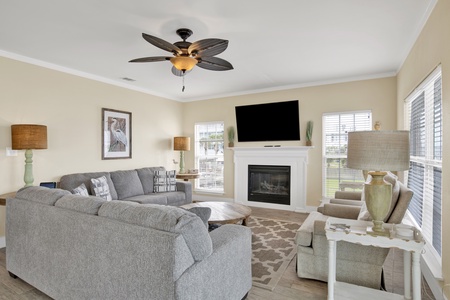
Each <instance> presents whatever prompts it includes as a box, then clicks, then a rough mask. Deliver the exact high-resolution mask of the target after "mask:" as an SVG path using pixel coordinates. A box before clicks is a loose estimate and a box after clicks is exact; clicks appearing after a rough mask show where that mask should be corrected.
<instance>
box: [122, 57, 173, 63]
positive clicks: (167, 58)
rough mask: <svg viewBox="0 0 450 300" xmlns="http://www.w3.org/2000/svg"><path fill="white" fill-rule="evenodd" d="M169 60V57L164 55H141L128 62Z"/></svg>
mask: <svg viewBox="0 0 450 300" xmlns="http://www.w3.org/2000/svg"><path fill="white" fill-rule="evenodd" d="M165 60H170V57H166V56H152V57H141V58H135V59H132V60H130V61H129V62H155V61H165Z"/></svg>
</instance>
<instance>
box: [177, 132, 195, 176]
mask: <svg viewBox="0 0 450 300" xmlns="http://www.w3.org/2000/svg"><path fill="white" fill-rule="evenodd" d="M173 150H177V151H180V172H179V173H180V174H184V173H186V171H185V169H184V151H189V150H191V138H189V137H185V136H176V137H174V138H173Z"/></svg>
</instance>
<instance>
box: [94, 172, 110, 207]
mask: <svg viewBox="0 0 450 300" xmlns="http://www.w3.org/2000/svg"><path fill="white" fill-rule="evenodd" d="M91 190H92V194H94V195H95V196H97V197H101V198H103V199H105V200H107V201H111V200H112V197H111V193H110V192H109V186H108V182H107V181H106V177H105V176H102V177H99V178H92V179H91Z"/></svg>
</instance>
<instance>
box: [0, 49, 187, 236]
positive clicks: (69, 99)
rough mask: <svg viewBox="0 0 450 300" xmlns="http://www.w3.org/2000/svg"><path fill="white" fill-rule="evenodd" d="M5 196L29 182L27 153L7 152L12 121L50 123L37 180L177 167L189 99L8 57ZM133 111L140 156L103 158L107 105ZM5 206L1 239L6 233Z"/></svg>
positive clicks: (0, 109) (2, 115)
mask: <svg viewBox="0 0 450 300" xmlns="http://www.w3.org/2000/svg"><path fill="white" fill-rule="evenodd" d="M0 86H1V88H0V166H1V172H0V194H2V193H6V192H10V191H15V190H17V189H18V188H20V187H22V186H23V185H24V183H23V173H24V160H25V157H24V151H19V153H18V156H17V157H7V156H6V151H5V149H6V147H11V124H17V123H35V124H43V125H47V126H48V149H46V150H36V151H34V157H33V160H34V162H33V166H34V178H35V180H34V182H35V184H39V182H42V181H58V180H59V178H60V176H61V175H63V174H68V173H75V172H86V171H102V170H103V171H107V170H110V171H112V170H118V169H130V168H135V167H145V166H160V165H161V166H165V167H166V168H170V169H173V168H175V167H176V166H175V165H174V164H173V163H172V159H174V158H176V159H178V153H176V152H174V151H172V150H171V149H172V138H173V136H176V135H180V134H183V132H182V126H181V120H182V116H183V115H182V109H183V107H182V104H181V103H179V102H176V101H171V100H167V99H163V98H159V97H155V96H150V95H147V94H143V93H139V92H134V91H131V90H127V89H123V88H120V87H115V86H112V85H108V84H103V83H100V82H96V81H93V80H88V79H84V78H80V77H77V76H73V75H68V74H66V73H61V72H57V71H53V70H50V69H46V68H43V67H39V66H34V65H30V64H26V63H22V62H18V61H14V60H11V59H7V58H2V57H0ZM103 107H104V108H111V109H116V110H124V111H127V112H131V113H132V159H118V160H102V159H101V109H102V108H103ZM4 220H5V207H3V206H0V243H1V239H2V237H4V235H5V234H4V232H5V229H4V228H5V221H4Z"/></svg>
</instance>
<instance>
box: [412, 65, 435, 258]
mask: <svg viewBox="0 0 450 300" xmlns="http://www.w3.org/2000/svg"><path fill="white" fill-rule="evenodd" d="M405 113H406V116H405V127H406V128H407V129H409V130H410V169H409V172H408V175H407V185H408V187H409V188H411V189H412V190H413V191H414V195H413V198H412V200H411V203H410V205H409V207H408V211H409V213H410V215H411V216H412V218H413V220H414V222H415V223H416V226H418V227H419V228H420V229H421V230H422V233H423V236H424V238H425V240H427V241H428V243H430V244H431V245H432V246H433V248H434V251H435V252H436V253H437V255H438V256H439V258H440V257H441V253H442V244H441V243H442V176H441V174H442V137H443V136H442V117H443V115H442V80H441V68H440V67H438V68H436V70H434V71H433V72H432V73H431V74H430V75H429V76H428V77H427V78H426V79H425V80H424V81H423V82H422V83H421V84H420V85H419V86H418V87H417V88H416V90H415V91H414V92H413V93H411V95H410V96H409V97H408V98H407V99H406V101H405Z"/></svg>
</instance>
